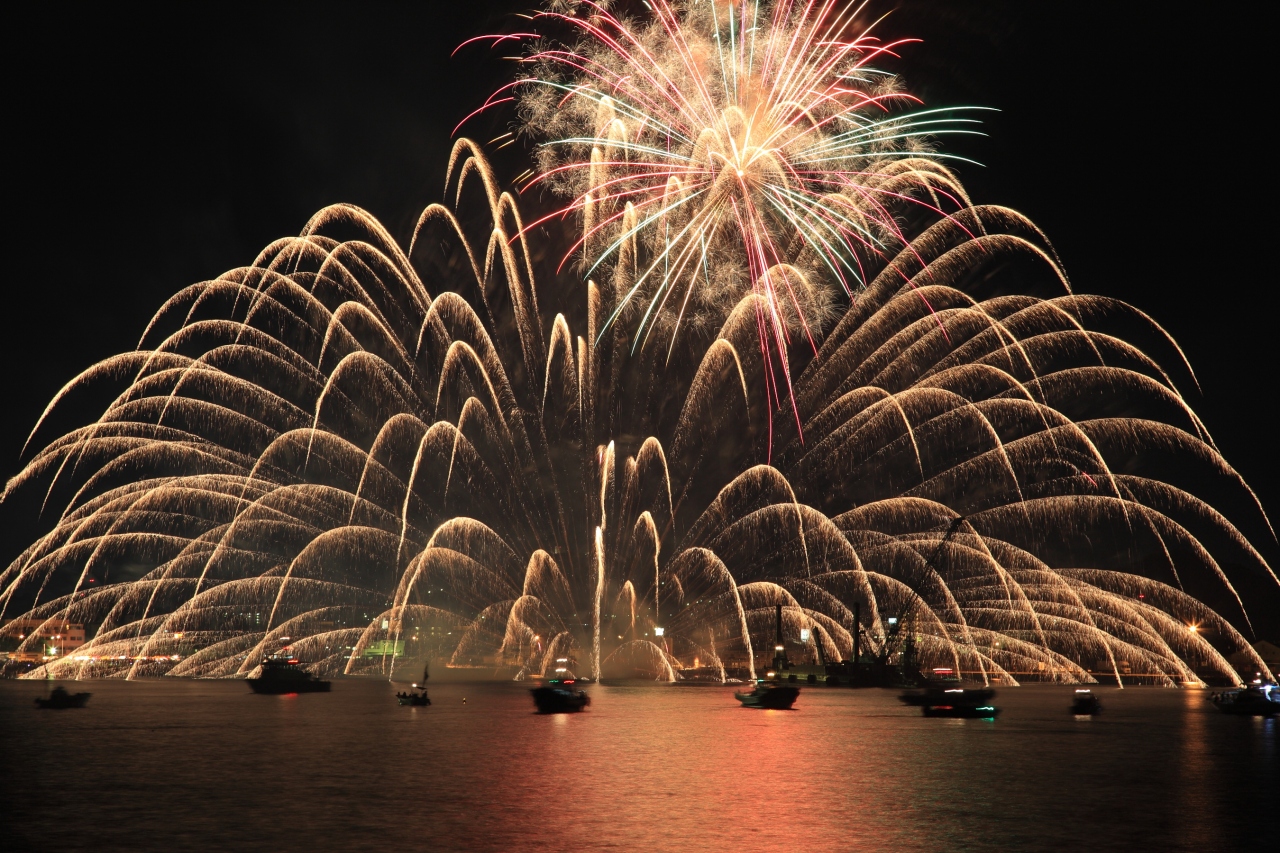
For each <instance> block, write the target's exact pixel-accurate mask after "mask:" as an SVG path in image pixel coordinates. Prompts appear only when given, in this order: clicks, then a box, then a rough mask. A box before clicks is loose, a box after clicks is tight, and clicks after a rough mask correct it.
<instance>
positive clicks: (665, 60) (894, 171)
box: [486, 0, 974, 415]
mask: <svg viewBox="0 0 1280 853" xmlns="http://www.w3.org/2000/svg"><path fill="white" fill-rule="evenodd" d="M575 6H576V9H575V10H574V12H573V13H564V12H546V13H544V14H542V15H538V16H536V17H535V19H534V20H535V22H537V21H541V22H546V23H550V24H555V25H559V26H560V27H561V28H567V29H568V30H569V31H570V32H572V33H573V34H575V35H576V36H577V37H578V38H577V40H576V41H575V42H574V43H573V45H572V46H571V47H564V46H560V45H558V44H552V43H550V40H549V39H539V38H537V37H536V36H533V37H530V36H528V34H521V35H520V36H518V37H522V38H532V44H534V45H535V47H533V48H532V49H531V52H530V53H529V54H528V55H526V56H524V57H522V62H523V63H524V64H525V65H526V66H527V67H528V68H529V69H530V72H531V73H528V74H526V75H524V76H522V77H520V79H519V80H517V81H516V83H514V84H512V85H511V86H509V87H504V88H503V89H502V90H500V92H499V93H498V94H497V95H495V96H494V97H492V98H491V99H490V101H489V103H488V104H487V105H486V106H493V105H497V104H499V103H504V102H506V101H510V100H516V101H518V104H519V108H520V115H521V118H522V121H523V126H524V128H525V130H526V131H527V132H528V133H529V134H531V135H532V136H533V137H534V138H536V139H538V140H539V142H540V146H539V148H538V158H537V165H538V169H537V171H536V173H531V174H530V175H529V176H528V179H527V183H526V189H527V188H534V187H538V186H541V185H548V186H550V187H552V188H554V189H555V190H557V191H558V192H560V193H562V194H563V195H565V196H567V197H568V198H569V199H570V200H569V203H568V204H567V206H565V207H564V208H562V209H561V210H559V211H557V212H556V213H554V214H552V216H553V217H555V216H560V217H564V216H566V215H570V214H572V215H574V216H575V217H576V218H577V220H578V221H579V222H580V223H581V225H582V232H583V233H582V237H581V239H580V240H579V241H578V242H577V243H575V244H574V246H573V247H572V249H571V253H576V254H577V255H578V256H579V257H580V259H581V269H582V270H583V272H584V274H585V275H586V276H587V277H588V278H590V277H596V278H601V277H606V278H610V279H612V284H613V286H614V288H615V289H616V290H617V291H618V294H619V298H618V299H616V304H615V306H614V308H613V311H612V312H611V314H610V316H609V317H608V318H607V320H606V323H605V324H604V327H603V328H604V330H607V329H608V327H609V326H610V325H611V324H612V323H614V322H617V321H618V320H619V319H620V318H622V317H624V316H625V317H628V318H630V319H631V320H632V321H633V322H632V323H630V324H629V331H630V332H631V333H632V334H633V336H634V338H633V347H634V346H638V345H640V344H641V343H642V342H644V341H647V340H648V339H649V337H650V336H651V335H652V333H653V332H654V330H655V329H658V328H663V329H664V330H665V332H666V333H667V334H668V335H670V336H671V338H672V339H674V337H675V336H676V334H677V333H678V332H679V330H680V329H681V327H682V326H683V327H690V326H692V327H694V328H695V329H699V330H704V329H707V328H708V327H714V326H718V325H719V323H720V322H722V321H723V319H724V317H725V316H726V315H727V314H728V312H729V311H730V310H731V309H732V308H733V307H734V306H735V305H736V304H737V303H738V302H739V301H740V300H741V299H742V297H743V296H744V295H747V294H754V295H756V296H759V297H760V298H759V299H758V300H756V301H755V303H754V304H755V306H756V310H757V317H756V322H757V326H758V339H759V344H760V347H761V349H762V352H763V353H764V354H765V356H766V360H767V361H769V362H770V363H771V366H772V367H775V368H776V370H775V369H771V370H770V371H768V372H767V373H766V375H765V379H766V387H767V389H768V392H769V394H770V396H771V398H772V399H773V400H774V402H775V404H776V403H780V402H781V398H782V396H783V394H784V393H785V394H789V392H790V390H791V389H790V386H791V375H790V372H789V369H788V363H787V358H786V357H785V354H786V352H787V350H788V348H789V347H790V346H791V345H792V344H793V343H794V342H795V340H796V339H797V338H798V339H799V340H801V341H803V342H805V344H806V345H808V346H809V347H811V348H816V341H817V340H818V339H819V338H820V336H821V335H822V333H823V332H824V331H825V330H826V329H827V328H828V327H829V325H830V323H831V321H832V320H833V319H834V318H835V317H836V316H837V314H838V311H839V308H838V306H839V304H840V303H841V302H842V301H844V302H847V301H848V300H850V299H852V298H853V296H854V295H855V294H856V293H857V292H858V291H859V290H861V289H862V288H863V287H864V286H865V284H866V281H867V278H866V276H867V273H868V268H869V267H878V266H879V263H878V259H881V258H883V257H885V256H886V255H888V256H892V255H893V254H896V253H897V252H898V251H899V250H900V249H901V248H902V246H904V245H905V244H906V242H907V238H906V235H905V234H904V233H903V231H902V227H901V225H900V221H899V220H900V219H901V218H902V217H903V216H904V208H909V207H911V206H914V205H922V206H925V207H927V208H929V209H930V210H931V211H934V212H937V213H941V212H942V208H944V207H945V208H947V209H950V210H954V209H956V208H959V207H962V206H965V205H967V203H968V202H967V199H966V198H965V196H964V192H963V189H962V188H961V186H960V185H959V183H958V181H957V180H956V179H955V176H954V175H953V174H952V173H951V172H950V171H949V170H948V169H947V168H946V167H945V166H944V165H943V160H944V159H945V158H946V156H947V155H944V154H941V153H939V152H937V151H935V150H934V148H933V146H932V141H933V140H934V139H936V138H937V137H939V136H941V135H944V134H954V133H971V132H974V131H973V130H971V129H969V128H968V127H967V126H968V125H970V124H972V122H971V120H968V119H963V118H956V117H954V113H955V112H956V111H955V110H938V109H925V108H924V107H923V106H922V105H921V104H920V102H919V100H918V99H916V98H915V97H913V96H911V95H910V94H908V93H907V92H906V91H904V90H903V89H902V86H901V84H900V81H899V80H898V79H897V78H896V77H895V76H893V75H892V74H889V73H887V72H885V71H884V70H882V69H881V68H880V67H879V63H880V62H881V61H882V60H883V59H885V58H886V57H890V56H892V55H894V51H895V50H896V49H897V48H898V47H900V46H901V44H903V42H890V43H882V42H880V41H879V40H878V39H877V38H875V37H874V36H872V35H871V34H870V32H869V26H868V22H867V21H866V20H865V19H864V18H863V8H862V7H861V6H850V5H846V4H838V3H835V2H830V0H828V2H823V3H807V4H796V3H793V2H791V0H779V2H776V3H772V4H759V3H754V2H745V0H744V2H723V0H695V2H691V3H688V4H685V5H682V6H680V7H676V6H673V5H672V4H670V3H668V2H665V0H655V2H653V3H651V4H646V9H647V13H646V14H644V15H643V16H642V17H640V18H639V19H637V20H626V19H620V18H618V17H615V16H614V15H612V14H610V13H609V12H607V11H605V10H604V9H603V8H602V7H601V6H599V5H597V4H595V3H590V2H587V3H581V4H575ZM499 43H502V44H505V43H506V40H505V39H504V40H503V41H501V42H499ZM956 159H959V158H956ZM907 213H909V211H907ZM797 415H798V413H797Z"/></svg>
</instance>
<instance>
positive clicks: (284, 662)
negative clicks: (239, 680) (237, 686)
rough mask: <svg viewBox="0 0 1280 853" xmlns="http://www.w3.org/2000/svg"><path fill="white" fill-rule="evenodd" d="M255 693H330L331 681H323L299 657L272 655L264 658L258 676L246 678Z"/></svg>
mask: <svg viewBox="0 0 1280 853" xmlns="http://www.w3.org/2000/svg"><path fill="white" fill-rule="evenodd" d="M245 680H246V681H248V682H249V688H250V689H251V690H253V692H254V693H265V694H269V695H272V696H281V695H284V694H287V693H328V692H329V686H330V684H329V682H328V681H321V680H320V679H318V678H316V677H315V676H314V675H312V674H311V673H309V672H307V671H306V670H305V669H303V668H302V667H300V666H298V660H297V658H284V657H279V656H274V655H273V656H271V657H266V658H263V659H262V670H261V672H260V673H259V675H258V677H257V678H249V679H245Z"/></svg>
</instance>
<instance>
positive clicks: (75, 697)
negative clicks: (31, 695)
mask: <svg viewBox="0 0 1280 853" xmlns="http://www.w3.org/2000/svg"><path fill="white" fill-rule="evenodd" d="M92 695H93V694H91V693H68V692H67V691H66V690H65V689H64V688H62V687H55V688H53V692H52V693H50V694H49V695H48V696H37V697H36V707H38V708H54V709H62V708H83V707H84V706H85V703H86V702H88V701H89V697H90V696H92Z"/></svg>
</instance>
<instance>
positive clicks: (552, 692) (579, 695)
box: [529, 678, 591, 714]
mask: <svg viewBox="0 0 1280 853" xmlns="http://www.w3.org/2000/svg"><path fill="white" fill-rule="evenodd" d="M574 683H576V680H575V679H572V678H569V679H565V680H564V681H561V680H560V679H558V678H553V679H551V680H550V681H548V682H547V683H546V684H544V685H542V686H541V687H535V688H533V689H532V690H530V691H529V692H530V693H532V694H533V704H534V705H536V706H538V713H539V714H573V713H576V712H578V711H581V710H582V709H583V708H585V707H587V706H588V705H590V704H591V697H590V696H588V695H587V693H586V691H585V690H573V689H571V688H570V687H569V685H571V684H574Z"/></svg>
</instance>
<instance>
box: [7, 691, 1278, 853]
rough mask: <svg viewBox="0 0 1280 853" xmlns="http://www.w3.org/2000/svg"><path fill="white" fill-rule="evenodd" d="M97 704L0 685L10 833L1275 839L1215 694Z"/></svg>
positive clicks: (408, 841)
mask: <svg viewBox="0 0 1280 853" xmlns="http://www.w3.org/2000/svg"><path fill="white" fill-rule="evenodd" d="M67 686H68V688H70V689H71V690H73V691H75V690H89V691H92V693H93V697H92V699H91V700H90V702H89V705H88V707H87V708H85V709H83V710H67V711H43V710H38V709H36V708H35V706H34V703H33V702H32V699H33V697H35V696H38V695H42V694H43V691H44V689H45V685H43V684H42V683H40V682H30V681H25V682H23V681H4V682H0V766H2V768H3V769H2V772H0V786H2V790H0V822H2V823H3V824H4V825H3V826H2V827H0V838H3V839H5V840H4V843H3V844H0V847H3V849H5V850H6V851H25V850H89V849H92V850H164V851H177V850H270V851H293V850H299V851H301V850H319V851H324V850H375V849H396V850H424V851H455V850H456V851H516V850H521V851H524V850H530V851H543V850H545V851H563V850H613V851H631V850H635V851H644V853H657V851H727V850H734V851H757V850H759V851H773V850H779V849H791V850H802V851H810V852H812V851H825V850H840V851H845V850H875V851H879V850H885V851H889V850H893V851H939V850H966V851H988V850H990V851H1003V853H1009V851H1032V850H1064V851H1066V850H1071V851H1079V850H1091V851H1099V850H1168V851H1183V850H1185V851H1196V853H1204V851H1212V850H1227V849H1237V850H1244V849H1263V848H1261V847H1255V846H1254V844H1255V843H1257V842H1258V841H1259V840H1260V838H1270V839H1271V840H1270V841H1269V842H1267V843H1270V844H1274V843H1275V838H1276V832H1277V817H1276V810H1275V809H1276V804H1277V803H1278V802H1280V748H1278V744H1277V741H1278V737H1277V731H1278V729H1280V720H1276V719H1271V720H1267V719H1261V718H1247V717H1246V718H1234V717H1228V716H1226V715H1223V714H1220V713H1219V712H1217V711H1216V710H1215V709H1214V708H1213V707H1212V706H1211V705H1210V704H1209V703H1208V702H1207V701H1206V696H1207V692H1205V691H1199V690H1167V689H1157V688H1129V689H1125V690H1118V689H1115V688H1098V689H1097V690H1096V692H1097V693H1099V695H1100V696H1101V699H1102V702H1103V706H1104V712H1103V713H1102V714H1101V715H1100V716H1098V717H1093V718H1076V717H1072V716H1071V715H1070V714H1069V713H1068V710H1067V709H1068V706H1069V704H1070V701H1071V698H1072V693H1073V690H1072V688H1070V687H1059V686H1046V685H1039V686H1027V687H1022V688H1009V689H1003V690H1000V691H999V693H998V695H997V697H996V700H995V704H996V705H997V706H999V707H1000V708H1001V709H1002V713H1001V716H1000V717H999V718H998V719H996V720H994V721H986V720H938V719H924V718H923V717H922V716H921V715H920V711H919V709H918V708H911V707H907V706H905V705H902V704H901V703H899V702H898V700H897V693H896V692H895V691H889V690H857V691H855V690H849V689H847V688H844V689H840V688H827V687H805V689H804V690H803V691H802V692H801V695H800V699H799V701H798V702H797V703H796V708H795V710H793V711H761V710H751V709H745V708H742V707H740V706H739V705H738V703H737V702H736V701H734V698H733V696H732V690H731V688H722V687H673V686H666V685H649V684H634V685H607V684H606V685H593V686H590V687H589V688H588V690H589V692H590V694H591V697H592V704H591V706H590V707H589V708H588V709H587V710H586V711H585V712H584V713H581V714H572V715H552V716H539V715H537V714H535V713H533V704H532V702H531V700H530V695H529V691H528V686H527V685H520V684H515V683H439V684H436V683H433V684H432V685H431V690H430V694H431V699H432V702H433V704H432V705H431V706H430V707H426V708H411V707H401V706H399V705H397V704H396V701H395V696H394V694H395V692H396V690H397V689H403V687H404V685H399V686H397V685H391V684H388V683H386V682H382V681H374V680H339V681H335V682H334V685H333V692H332V693H329V694H313V695H302V696H257V695H252V694H250V692H249V690H248V688H247V687H246V686H245V684H244V683H243V682H235V681H189V680H178V679H173V680H159V681H135V682H119V681H96V682H82V683H68V684H67Z"/></svg>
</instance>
